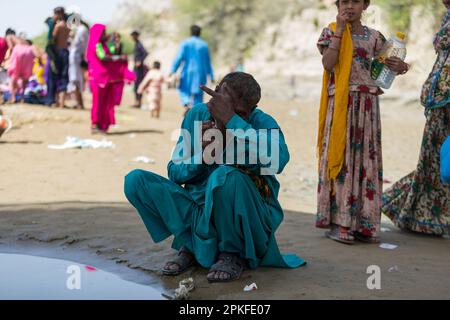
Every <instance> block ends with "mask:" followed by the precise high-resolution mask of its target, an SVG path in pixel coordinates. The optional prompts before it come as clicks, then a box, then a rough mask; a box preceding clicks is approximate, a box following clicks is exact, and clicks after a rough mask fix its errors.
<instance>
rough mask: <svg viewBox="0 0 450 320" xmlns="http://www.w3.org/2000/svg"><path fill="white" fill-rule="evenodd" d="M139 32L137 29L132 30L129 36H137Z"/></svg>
mask: <svg viewBox="0 0 450 320" xmlns="http://www.w3.org/2000/svg"><path fill="white" fill-rule="evenodd" d="M140 35H141V34H140V33H139V31H133V32H132V33H131V36H133V37H139V36H140Z"/></svg>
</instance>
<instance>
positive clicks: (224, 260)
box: [207, 253, 245, 283]
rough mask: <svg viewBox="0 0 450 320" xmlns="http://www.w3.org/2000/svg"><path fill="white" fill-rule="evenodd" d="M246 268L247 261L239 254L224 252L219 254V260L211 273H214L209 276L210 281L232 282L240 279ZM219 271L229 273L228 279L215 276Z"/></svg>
mask: <svg viewBox="0 0 450 320" xmlns="http://www.w3.org/2000/svg"><path fill="white" fill-rule="evenodd" d="M244 269H245V261H244V260H243V259H241V258H240V257H239V256H237V255H235V254H231V253H222V254H220V255H219V260H218V262H217V263H216V264H214V265H213V266H212V267H211V269H210V270H209V273H208V275H209V274H210V273H214V275H213V276H212V277H207V278H208V281H209V282H210V283H217V282H232V281H235V280H239V278H240V277H241V275H242V272H243V271H244ZM218 272H224V273H227V274H228V275H229V278H227V279H220V278H215V276H217V273H218Z"/></svg>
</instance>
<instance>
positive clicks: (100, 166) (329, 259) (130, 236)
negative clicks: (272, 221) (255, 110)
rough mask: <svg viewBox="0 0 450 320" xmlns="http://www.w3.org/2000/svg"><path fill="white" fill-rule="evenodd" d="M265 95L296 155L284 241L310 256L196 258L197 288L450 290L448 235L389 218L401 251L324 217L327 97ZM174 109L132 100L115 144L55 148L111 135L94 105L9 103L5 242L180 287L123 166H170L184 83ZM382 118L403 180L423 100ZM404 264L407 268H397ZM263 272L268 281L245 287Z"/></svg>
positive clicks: (262, 294)
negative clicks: (209, 267)
mask: <svg viewBox="0 0 450 320" xmlns="http://www.w3.org/2000/svg"><path fill="white" fill-rule="evenodd" d="M127 97H129V95H128V96H127ZM128 102H129V101H126V103H124V105H127V104H129V103H128ZM261 106H263V109H264V110H265V111H267V112H269V113H271V114H273V115H274V116H275V118H276V119H277V120H278V122H279V123H280V124H281V126H282V128H283V131H284V133H285V136H286V138H287V142H288V145H289V147H290V152H291V159H292V160H291V163H290V164H289V166H288V167H287V169H286V171H285V172H284V173H283V175H281V176H280V177H279V180H280V182H281V185H282V189H281V196H280V198H281V202H282V204H283V206H284V208H285V209H286V210H290V211H289V212H287V214H286V219H285V222H284V224H283V225H282V227H281V228H280V230H279V232H278V238H279V244H280V246H281V248H282V250H283V251H289V252H294V253H297V254H299V255H301V256H302V257H303V258H304V259H306V260H307V261H308V265H307V266H306V267H304V268H301V269H298V270H279V269H266V268H263V269H260V270H257V271H252V272H250V271H247V272H245V274H244V276H243V278H242V279H241V280H240V281H238V282H236V283H233V284H227V285H224V286H222V285H209V284H208V283H207V282H206V280H205V275H206V271H205V270H201V269H195V270H192V275H193V276H194V278H195V280H196V282H197V287H198V289H197V290H196V291H195V293H194V298H213V299H226V298H238V299H258V298H262V299H265V298H272V299H283V298H288V299H324V298H333V299H334V298H344V299H354V298H369V299H372V298H374V299H378V298H388V299H399V298H409V299H412V298H426V299H427V298H450V275H449V272H448V266H449V265H450V251H449V239H438V238H430V237H424V236H420V235H414V234H409V233H403V232H400V231H398V230H397V229H396V228H395V227H393V226H392V225H390V224H385V227H387V228H389V229H391V231H390V232H385V233H383V242H388V243H394V244H397V245H399V247H398V248H397V249H396V250H392V251H391V250H383V249H380V248H378V247H377V246H370V245H362V244H360V245H357V246H354V247H347V246H342V245H339V244H336V243H333V242H331V241H329V240H327V239H325V238H324V237H323V232H322V231H320V230H317V229H315V228H314V216H313V215H312V214H314V210H315V192H316V179H317V176H316V159H315V139H316V138H315V137H316V122H317V108H316V103H315V102H312V103H311V102H295V101H290V102H276V101H264V102H263V103H261ZM163 108H164V109H163V115H162V117H163V118H162V119H161V120H159V121H157V120H152V119H150V118H149V116H148V114H147V113H145V112H143V111H140V110H134V109H130V108H128V107H121V108H120V109H119V110H118V113H117V119H118V123H119V127H118V128H115V129H113V130H112V134H111V135H108V136H106V137H104V138H106V139H108V140H111V141H112V142H114V144H115V145H116V148H115V149H101V150H100V149H99V150H62V151H56V150H50V149H48V148H47V146H48V145H49V144H62V143H64V140H65V137H66V136H76V137H80V138H95V139H102V138H103V137H102V136H95V137H92V136H91V135H90V132H89V111H82V112H80V111H72V110H54V109H53V110H51V109H47V108H44V107H35V106H24V105H17V106H13V107H4V108H3V109H4V111H5V113H6V114H8V115H10V116H11V117H12V118H13V121H14V124H15V129H14V130H12V131H11V132H10V133H8V134H7V135H5V136H4V137H3V138H2V140H1V141H0V150H1V154H2V165H1V166H0V195H1V196H0V252H22V253H26V254H34V255H43V256H48V257H54V258H67V259H69V260H75V261H78V262H81V263H90V264H97V265H99V266H103V267H104V268H105V269H107V270H109V271H111V272H114V273H117V274H119V275H121V276H123V277H125V278H128V279H131V280H133V281H137V282H141V283H148V284H150V283H153V284H154V283H160V284H161V285H162V286H163V287H164V288H166V289H170V288H173V287H175V286H176V284H177V281H179V280H180V279H179V278H176V279H166V278H160V277H159V275H158V273H157V270H159V268H160V267H161V265H162V264H163V263H164V261H166V260H167V259H168V258H169V257H171V255H172V254H173V252H172V251H171V250H170V242H169V241H167V242H164V243H162V244H158V245H154V244H152V243H151V241H150V238H149V235H148V234H147V232H146V230H145V227H144V225H143V224H142V222H141V221H140V218H139V217H138V216H137V214H136V213H135V212H134V210H133V209H132V208H131V207H130V205H128V204H127V202H126V200H125V197H124V195H123V177H124V176H125V175H126V174H127V173H128V172H129V171H130V170H132V169H136V168H141V169H145V170H151V171H154V172H156V173H159V174H161V175H166V164H167V161H168V160H169V158H170V152H171V149H172V147H173V145H174V142H173V141H172V140H173V139H172V138H173V132H174V130H176V129H177V128H178V127H179V125H180V121H181V116H182V113H183V110H181V109H180V108H179V107H178V100H177V96H176V94H175V92H169V93H168V94H166V97H165V100H164V104H163ZM382 120H383V130H384V133H383V134H384V135H383V139H384V140H383V141H384V142H383V143H384V160H385V175H386V178H387V179H388V180H391V181H395V180H396V179H398V178H401V177H402V176H403V175H406V174H407V173H409V172H410V171H411V170H413V169H414V167H415V165H416V162H417V156H418V153H419V148H420V140H421V135H422V130H423V124H424V117H423V110H422V109H421V108H420V107H417V106H414V105H401V104H400V103H394V102H389V101H386V102H385V104H384V105H383V113H382ZM175 138H176V137H175ZM137 156H147V157H150V158H153V159H154V160H155V164H141V163H136V162H134V161H133V159H134V158H135V157H137ZM387 186H388V185H387ZM117 249H121V250H117ZM349 261H350V262H351V263H350V264H349ZM370 265H378V266H380V268H381V271H382V290H376V291H371V290H368V289H367V287H366V280H367V278H368V276H369V275H367V274H366V269H367V267H368V266H370ZM394 266H397V268H398V270H399V271H394V272H389V271H388V270H389V269H390V268H391V267H394ZM252 282H256V283H257V284H258V285H259V287H260V290H259V291H257V292H252V293H249V294H245V293H243V292H242V289H243V287H244V286H245V285H247V284H250V283H252Z"/></svg>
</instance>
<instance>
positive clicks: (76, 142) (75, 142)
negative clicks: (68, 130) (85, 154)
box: [48, 137, 116, 150]
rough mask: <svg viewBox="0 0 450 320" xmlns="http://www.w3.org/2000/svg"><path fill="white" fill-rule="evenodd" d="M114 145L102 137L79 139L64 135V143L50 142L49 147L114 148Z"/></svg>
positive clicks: (61, 148)
mask: <svg viewBox="0 0 450 320" xmlns="http://www.w3.org/2000/svg"><path fill="white" fill-rule="evenodd" d="M115 147H116V146H115V144H114V143H113V142H112V141H108V140H106V139H103V140H101V141H98V140H93V139H80V138H77V137H66V142H65V143H64V144H60V145H57V144H50V145H49V146H48V148H49V149H52V150H65V149H114V148H115Z"/></svg>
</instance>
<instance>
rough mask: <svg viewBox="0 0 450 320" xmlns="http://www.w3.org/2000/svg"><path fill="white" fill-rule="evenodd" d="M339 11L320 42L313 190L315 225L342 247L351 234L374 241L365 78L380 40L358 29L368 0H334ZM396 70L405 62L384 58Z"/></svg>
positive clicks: (371, 128) (376, 208) (379, 173)
mask: <svg viewBox="0 0 450 320" xmlns="http://www.w3.org/2000/svg"><path fill="white" fill-rule="evenodd" d="M336 5H337V7H338V11H339V13H338V16H337V19H336V20H337V21H336V22H335V23H332V24H330V25H329V26H328V27H326V28H325V29H324V30H323V32H322V35H321V36H320V39H319V42H318V47H319V50H320V53H321V54H322V55H323V58H322V63H323V67H324V69H325V71H324V78H323V88H322V98H321V103H320V113H319V135H318V136H319V139H318V150H319V157H320V164H319V188H318V211H317V221H316V226H317V227H318V228H329V229H331V231H329V232H327V233H326V236H327V237H328V238H330V239H332V240H335V241H338V242H340V243H344V244H353V243H354V240H355V238H356V239H358V240H360V241H363V242H367V243H377V242H379V234H380V223H381V205H382V200H381V197H382V193H383V161H382V150H381V123H380V105H379V95H380V94H382V91H381V89H380V88H379V87H377V86H376V85H375V83H374V81H373V80H372V79H371V76H370V66H371V60H372V58H373V57H375V56H377V55H378V54H379V53H380V52H381V51H382V50H383V48H384V46H385V43H386V39H385V38H384V36H383V35H382V34H381V33H380V32H379V31H377V30H373V29H371V28H368V27H367V26H363V25H362V23H361V16H362V13H363V11H365V10H366V9H367V8H368V7H369V5H370V0H339V1H336ZM386 64H387V66H388V67H389V68H390V69H391V70H392V71H394V72H397V73H399V74H403V73H406V72H407V71H408V65H407V64H406V63H404V62H403V61H402V60H400V59H398V58H388V59H386Z"/></svg>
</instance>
